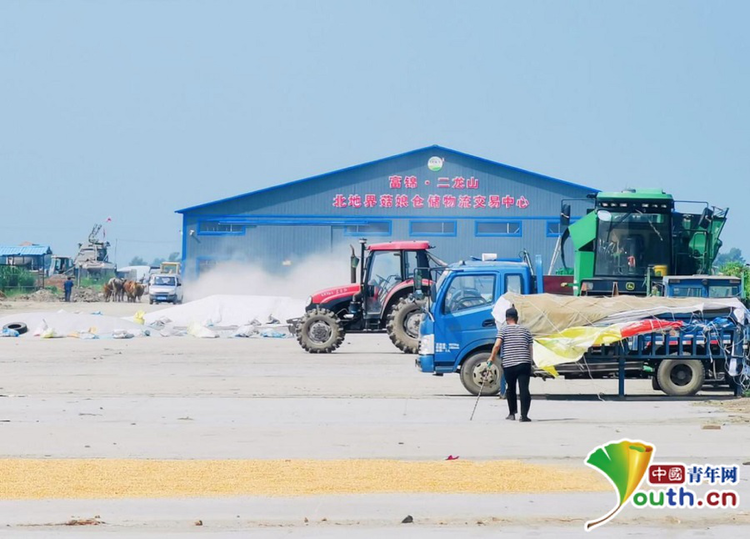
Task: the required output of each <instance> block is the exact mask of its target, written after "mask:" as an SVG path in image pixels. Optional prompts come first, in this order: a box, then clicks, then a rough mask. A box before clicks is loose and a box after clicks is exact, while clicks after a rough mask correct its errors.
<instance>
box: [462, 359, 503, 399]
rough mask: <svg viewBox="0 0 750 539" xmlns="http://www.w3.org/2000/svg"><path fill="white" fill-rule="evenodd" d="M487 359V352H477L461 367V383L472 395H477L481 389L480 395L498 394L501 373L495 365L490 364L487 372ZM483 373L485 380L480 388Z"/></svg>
mask: <svg viewBox="0 0 750 539" xmlns="http://www.w3.org/2000/svg"><path fill="white" fill-rule="evenodd" d="M488 359H490V353H489V352H477V353H475V354H472V355H471V356H469V357H468V358H466V360H465V361H464V362H463V364H462V365H461V383H462V384H463V385H464V387H465V388H466V390H467V391H468V392H469V393H471V394H472V395H479V389H480V388H482V395H497V394H498V393H499V392H500V378H501V376H502V371H501V369H500V367H498V366H497V364H496V363H492V366H491V367H490V368H489V370H488V369H487V360H488ZM485 372H486V373H487V374H486V376H487V378H486V379H485V381H484V387H482V375H483V374H484V373H485Z"/></svg>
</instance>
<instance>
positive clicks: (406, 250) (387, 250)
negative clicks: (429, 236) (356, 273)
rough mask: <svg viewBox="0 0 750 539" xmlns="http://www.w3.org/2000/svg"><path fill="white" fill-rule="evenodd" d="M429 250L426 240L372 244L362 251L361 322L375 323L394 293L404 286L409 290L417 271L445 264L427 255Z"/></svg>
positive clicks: (411, 287)
mask: <svg viewBox="0 0 750 539" xmlns="http://www.w3.org/2000/svg"><path fill="white" fill-rule="evenodd" d="M429 248H430V245H429V243H428V242H426V241H398V242H390V243H375V244H373V245H370V246H369V247H367V248H366V259H365V260H366V261H365V264H364V267H363V270H364V272H363V276H362V278H361V280H360V283H361V285H362V286H361V289H362V308H363V312H364V317H365V319H367V320H370V321H372V320H375V321H379V320H380V318H381V315H382V313H383V311H384V309H386V308H388V306H389V305H390V304H391V303H392V302H391V299H392V298H393V295H394V294H397V293H398V291H399V290H402V289H403V288H404V287H408V288H410V290H413V287H414V272H415V271H416V270H417V269H425V270H426V269H427V268H429V267H431V266H433V265H445V264H444V263H443V262H442V261H440V260H438V259H437V258H435V257H434V256H433V255H431V254H430V253H429V251H428V249H429ZM377 324H379V322H377V323H376V324H375V325H377Z"/></svg>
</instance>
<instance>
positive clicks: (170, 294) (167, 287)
mask: <svg viewBox="0 0 750 539" xmlns="http://www.w3.org/2000/svg"><path fill="white" fill-rule="evenodd" d="M148 302H149V303H162V302H170V303H182V279H180V276H179V275H175V274H174V273H157V274H156V275H152V276H151V279H150V280H149V283H148Z"/></svg>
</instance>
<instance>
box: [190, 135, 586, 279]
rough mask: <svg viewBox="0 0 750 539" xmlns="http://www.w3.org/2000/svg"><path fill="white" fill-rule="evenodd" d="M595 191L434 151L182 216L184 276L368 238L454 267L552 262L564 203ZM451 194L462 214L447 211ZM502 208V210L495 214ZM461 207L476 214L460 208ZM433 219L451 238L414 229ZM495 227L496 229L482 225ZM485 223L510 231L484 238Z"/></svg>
mask: <svg viewBox="0 0 750 539" xmlns="http://www.w3.org/2000/svg"><path fill="white" fill-rule="evenodd" d="M433 157H437V158H440V159H441V160H442V166H441V167H440V169H439V170H431V169H430V167H428V162H429V161H430V159H431V158H433ZM433 161H434V160H433ZM434 168H437V167H434ZM399 178H400V184H399ZM407 178H409V179H408V180H407ZM457 178H458V180H456V179H457ZM461 178H462V179H463V186H462V184H461V180H460V179H461ZM446 179H447V181H446ZM471 179H473V180H474V181H471ZM399 185H400V187H399ZM446 185H447V187H445V186H446ZM593 191H594V190H593V189H591V188H588V187H584V186H580V185H576V184H572V183H568V182H563V181H560V180H556V179H554V178H550V177H547V176H543V175H539V174H535V173H532V172H528V171H524V170H520V169H517V168H514V167H510V166H507V165H503V164H500V163H495V162H492V161H488V160H485V159H481V158H478V157H474V156H471V155H468V154H464V153H461V152H456V151H454V150H450V149H447V148H443V147H439V146H432V147H429V148H423V149H420V150H415V151H413V152H408V153H406V154H402V155H397V156H394V157H389V158H386V159H382V160H379V161H375V162H372V163H366V164H364V165H358V166H355V167H350V168H347V169H342V170H339V171H335V172H331V173H328V174H324V175H321V176H316V177H313V178H309V179H306V180H301V181H298V182H292V183H288V184H284V185H280V186H277V187H274V188H270V189H265V190H261V191H257V192H255V193H249V194H246V195H241V196H238V197H233V198H230V199H226V200H220V201H217V202H213V203H209V204H204V205H201V206H195V207H192V208H187V209H184V210H180V213H182V214H183V262H184V264H183V266H184V271H185V277H186V278H187V279H190V278H194V277H195V276H196V275H198V274H199V273H200V271H205V270H207V269H208V268H209V267H210V266H211V265H212V264H216V263H220V262H221V261H223V260H241V261H250V262H253V263H257V264H260V265H263V266H264V267H266V268H267V269H269V270H272V271H283V270H284V268H287V267H289V266H288V265H289V264H291V265H292V266H294V265H296V264H298V263H300V262H301V261H303V260H304V259H305V258H306V257H308V256H310V255H314V254H326V253H333V252H335V253H337V254H338V253H339V252H343V249H345V248H346V245H348V244H349V243H356V240H357V239H358V238H359V237H367V238H368V239H369V240H370V241H371V242H376V241H391V240H402V239H427V240H429V241H430V242H431V243H432V244H433V245H435V246H436V248H435V253H436V254H437V256H439V257H441V258H443V259H444V260H446V261H448V262H453V261H456V260H460V259H462V258H469V257H471V256H478V255H480V254H481V253H483V252H493V253H497V254H498V256H499V257H500V258H507V259H517V258H518V256H519V253H520V251H521V250H522V249H526V250H528V251H529V252H530V253H531V254H532V255H535V254H541V255H542V256H543V258H544V260H545V264H548V263H549V261H550V258H551V256H552V253H553V250H554V247H555V243H556V240H557V236H556V235H555V234H554V232H555V231H554V230H551V229H550V228H551V227H554V226H555V223H557V222H558V220H559V212H560V203H561V201H562V199H568V198H572V199H580V198H583V197H585V196H586V195H587V194H589V193H591V192H593ZM366 195H375V206H374V207H365V199H366ZM404 195H405V197H404ZM357 196H359V197H360V199H359V201H358V199H357ZM383 196H385V198H382V197H383ZM431 196H432V198H433V201H434V200H435V198H436V197H438V196H439V199H440V207H437V208H435V207H429V200H430V197H431ZM446 197H448V198H447V199H446ZM450 197H455V207H445V203H446V202H448V203H450V202H451V198H450ZM460 197H463V198H462V199H461V198H460ZM467 197H468V198H467ZM389 201H392V206H391V207H388V202H389ZM498 201H499V202H500V204H499V207H490V206H492V205H494V206H497V205H498ZM358 202H359V203H358ZM420 202H421V203H420ZM460 202H463V205H464V206H467V205H468V207H459V205H460ZM398 203H400V206H401V207H397V205H399V204H398ZM467 203H468V204H467ZM585 206H586V204H585V203H575V204H574V215H582V214H583V212H584V211H585V209H584V208H585ZM427 221H429V222H444V223H447V224H446V225H444V230H445V231H444V232H440V233H434V234H427V233H423V232H419V231H415V230H414V228H417V230H420V229H419V226H420V225H419V224H416V223H420V222H422V223H424V222H427ZM487 222H490V223H496V224H494V225H478V223H487ZM485 226H489V227H491V228H492V229H493V233H495V234H498V232H497V228H498V227H501V228H504V229H505V233H499V234H498V235H486V234H483V233H482V229H483V227H485ZM548 227H550V228H548ZM340 262H341V263H346V262H345V261H344V260H341V261H340ZM285 264H286V265H285Z"/></svg>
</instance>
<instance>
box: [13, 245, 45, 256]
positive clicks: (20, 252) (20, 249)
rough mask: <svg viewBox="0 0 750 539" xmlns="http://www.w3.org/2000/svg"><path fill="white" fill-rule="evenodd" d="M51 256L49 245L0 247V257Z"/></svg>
mask: <svg viewBox="0 0 750 539" xmlns="http://www.w3.org/2000/svg"><path fill="white" fill-rule="evenodd" d="M49 254H52V249H50V247H49V245H0V256H44V255H49Z"/></svg>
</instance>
